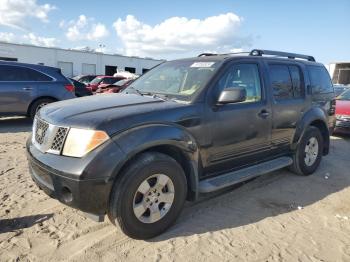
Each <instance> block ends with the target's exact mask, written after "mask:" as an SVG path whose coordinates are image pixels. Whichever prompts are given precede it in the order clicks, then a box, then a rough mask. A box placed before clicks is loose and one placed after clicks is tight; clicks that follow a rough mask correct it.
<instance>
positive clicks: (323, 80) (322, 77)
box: [307, 66, 334, 94]
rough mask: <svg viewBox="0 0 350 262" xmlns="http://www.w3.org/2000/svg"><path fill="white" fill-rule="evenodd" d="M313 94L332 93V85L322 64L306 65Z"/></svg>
mask: <svg viewBox="0 0 350 262" xmlns="http://www.w3.org/2000/svg"><path fill="white" fill-rule="evenodd" d="M307 68H308V71H309V76H310V81H311V88H312V93H313V94H323V93H332V92H333V91H334V90H333V85H332V82H331V78H330V77H329V74H328V72H327V70H326V69H325V68H324V67H322V66H308V67H307Z"/></svg>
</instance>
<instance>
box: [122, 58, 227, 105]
mask: <svg viewBox="0 0 350 262" xmlns="http://www.w3.org/2000/svg"><path fill="white" fill-rule="evenodd" d="M219 64H221V62H215V61H206V62H203V61H193V60H183V61H172V62H166V63H164V64H161V65H159V66H157V67H155V68H154V69H152V70H150V71H149V72H148V73H147V74H145V75H142V76H141V77H139V78H138V79H136V80H135V82H133V83H132V85H131V86H130V87H129V88H127V89H125V92H131V90H132V89H137V90H138V91H140V92H142V93H152V94H163V95H168V96H174V97H176V98H178V99H181V98H184V99H185V100H188V99H187V98H188V97H190V96H191V95H193V94H194V93H195V92H197V91H198V90H200V89H202V88H203V87H204V86H205V85H206V83H207V82H208V81H209V79H210V78H211V77H212V76H213V75H214V73H215V71H216V69H217V68H218V67H219Z"/></svg>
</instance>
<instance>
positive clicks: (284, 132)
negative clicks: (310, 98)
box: [268, 63, 308, 152]
mask: <svg viewBox="0 0 350 262" xmlns="http://www.w3.org/2000/svg"><path fill="white" fill-rule="evenodd" d="M268 70H269V82H270V88H271V90H272V92H271V93H272V101H273V102H272V115H273V121H272V133H271V142H272V148H273V149H275V150H276V151H277V152H285V150H287V149H288V148H289V146H290V143H291V142H292V139H293V137H294V133H295V130H296V126H297V123H298V121H299V120H300V119H301V118H302V116H303V113H304V111H305V110H306V109H307V107H308V106H307V105H308V103H307V102H306V98H305V97H306V96H305V84H304V77H303V71H302V68H301V67H300V65H298V64H297V63H295V64H294V63H293V64H292V63H269V64H268Z"/></svg>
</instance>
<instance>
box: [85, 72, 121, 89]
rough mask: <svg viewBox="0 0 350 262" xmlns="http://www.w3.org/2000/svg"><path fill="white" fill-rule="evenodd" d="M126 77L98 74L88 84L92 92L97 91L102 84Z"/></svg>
mask: <svg viewBox="0 0 350 262" xmlns="http://www.w3.org/2000/svg"><path fill="white" fill-rule="evenodd" d="M122 79H124V77H114V76H97V77H96V78H95V79H94V80H92V81H91V82H90V83H89V84H88V85H87V88H89V89H90V90H91V91H92V92H95V91H96V90H97V89H98V88H99V86H100V85H103V84H113V83H115V82H117V81H119V80H122Z"/></svg>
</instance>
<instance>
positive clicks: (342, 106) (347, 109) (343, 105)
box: [335, 100, 350, 116]
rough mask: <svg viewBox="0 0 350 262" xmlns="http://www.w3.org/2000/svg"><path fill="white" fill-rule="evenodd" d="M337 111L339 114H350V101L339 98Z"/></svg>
mask: <svg viewBox="0 0 350 262" xmlns="http://www.w3.org/2000/svg"><path fill="white" fill-rule="evenodd" d="M335 113H336V114H337V115H348V116H350V101H347V100H337V102H336V107H335Z"/></svg>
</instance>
